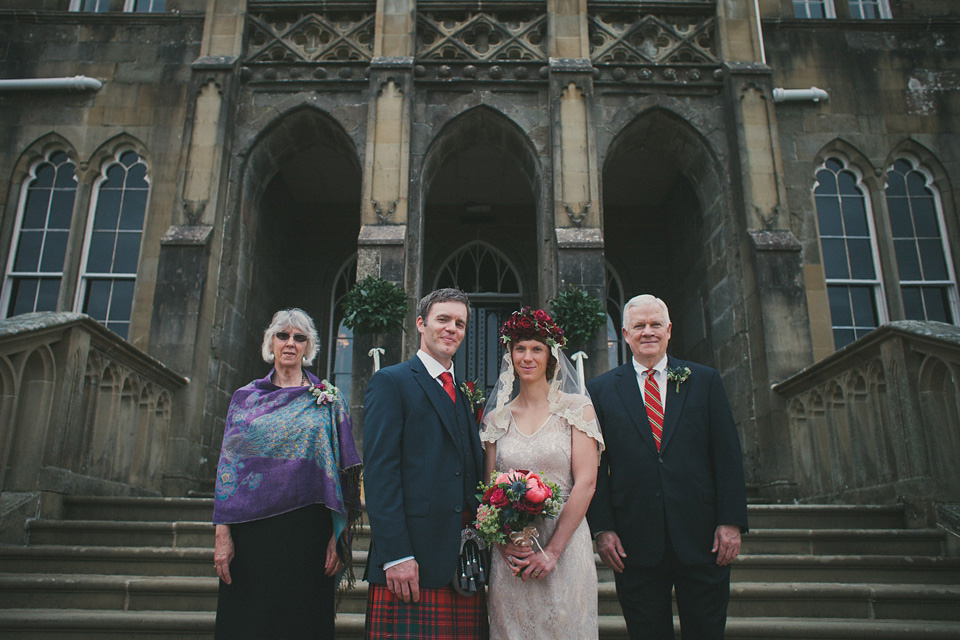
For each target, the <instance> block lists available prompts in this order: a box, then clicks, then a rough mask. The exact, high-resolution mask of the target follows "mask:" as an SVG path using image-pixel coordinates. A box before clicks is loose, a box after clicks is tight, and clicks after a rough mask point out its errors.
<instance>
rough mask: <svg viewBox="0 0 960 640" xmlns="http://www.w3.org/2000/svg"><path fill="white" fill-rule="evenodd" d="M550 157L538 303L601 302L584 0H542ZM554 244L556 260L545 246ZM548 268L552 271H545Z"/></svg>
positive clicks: (592, 369) (599, 360) (600, 340)
mask: <svg viewBox="0 0 960 640" xmlns="http://www.w3.org/2000/svg"><path fill="white" fill-rule="evenodd" d="M547 11H548V15H547V19H548V21H549V23H548V28H547V32H548V34H549V40H548V42H547V50H548V53H549V56H550V67H549V68H550V108H551V111H552V118H551V119H552V121H553V122H554V123H555V124H554V126H553V128H552V130H551V144H552V160H553V167H552V168H553V176H552V178H553V179H552V183H553V193H552V196H553V202H552V203H550V204H548V207H547V210H548V211H550V210H551V209H552V216H551V218H552V220H551V222H552V227H553V228H552V229H548V230H547V233H548V234H549V235H548V236H547V240H546V241H544V242H542V243H541V244H542V247H543V249H542V251H541V255H540V267H541V270H540V271H541V281H540V300H539V304H540V305H541V306H542V305H545V304H546V302H547V300H549V299H550V298H552V297H553V296H554V295H556V294H557V292H558V291H560V290H562V289H564V288H566V287H567V286H570V285H572V286H574V287H576V288H578V289H584V290H586V291H587V292H588V293H590V294H591V295H593V296H595V297H597V299H599V300H600V301H601V302H604V301H605V300H606V298H607V296H606V287H605V285H604V258H603V232H602V231H601V228H600V221H601V218H602V217H601V203H600V179H599V168H598V166H597V150H596V138H595V135H594V129H595V127H594V122H593V113H594V110H593V67H592V65H591V64H590V46H589V39H588V36H587V2H586V0H548V2H547ZM554 240H555V242H556V245H555V247H556V262H554V258H553V255H552V253H553V252H552V251H551V250H550V249H552V247H551V244H552V243H553V241H554ZM554 266H555V268H556V272H555V274H556V275H555V277H551V276H553V273H554V272H553V269H554ZM585 351H586V353H587V355H588V359H587V360H586V362H585V363H584V366H585V369H586V375H587V377H588V378H590V377H592V376H594V375H597V374H599V373H601V372H603V371H605V370H606V366H605V365H606V357H605V356H606V328H605V327H601V329H600V331H599V332H598V333H597V335H595V336H594V338H593V340H592V342H591V344H590V345H589V346H588V347H587V348H586V349H585Z"/></svg>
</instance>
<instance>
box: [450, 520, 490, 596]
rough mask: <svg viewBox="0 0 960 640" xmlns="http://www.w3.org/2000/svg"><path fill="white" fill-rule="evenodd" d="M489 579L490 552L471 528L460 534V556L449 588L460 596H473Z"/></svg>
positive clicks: (466, 528) (481, 589)
mask: <svg viewBox="0 0 960 640" xmlns="http://www.w3.org/2000/svg"><path fill="white" fill-rule="evenodd" d="M489 579H490V550H489V549H487V548H486V545H485V544H484V543H483V540H481V539H480V538H479V537H478V536H477V532H476V531H475V530H474V529H473V527H464V529H463V531H461V532H460V556H459V558H457V573H456V575H455V576H454V577H453V580H452V581H451V583H450V586H452V587H453V590H454V591H456V592H457V593H459V594H460V595H461V596H473V595H476V594H477V593H479V592H481V591H483V589H484V587H485V586H486V585H487V580H489Z"/></svg>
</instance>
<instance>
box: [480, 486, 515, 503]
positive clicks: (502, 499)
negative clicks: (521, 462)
mask: <svg viewBox="0 0 960 640" xmlns="http://www.w3.org/2000/svg"><path fill="white" fill-rule="evenodd" d="M488 494H489V495H488V496H484V502H488V503H489V504H490V506H492V507H505V506H507V505H508V504H509V503H510V501H509V500H507V494H506V492H505V491H504V490H503V489H501V488H500V487H493V489H491V490H490V491H488Z"/></svg>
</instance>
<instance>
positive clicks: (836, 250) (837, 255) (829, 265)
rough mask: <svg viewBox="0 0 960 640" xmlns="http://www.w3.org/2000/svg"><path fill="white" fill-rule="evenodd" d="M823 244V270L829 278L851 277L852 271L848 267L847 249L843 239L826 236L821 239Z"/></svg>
mask: <svg viewBox="0 0 960 640" xmlns="http://www.w3.org/2000/svg"><path fill="white" fill-rule="evenodd" d="M821 244H822V245H823V270H824V272H825V273H826V276H827V278H839V279H846V278H849V277H850V271H849V269H848V267H847V249H846V246H845V244H844V242H843V240H842V239H838V238H824V239H823V240H821Z"/></svg>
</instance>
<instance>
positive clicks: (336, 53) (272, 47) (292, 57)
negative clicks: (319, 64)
mask: <svg viewBox="0 0 960 640" xmlns="http://www.w3.org/2000/svg"><path fill="white" fill-rule="evenodd" d="M374 22H375V16H374V14H372V13H325V14H319V13H308V14H288V13H270V14H251V15H250V16H248V18H247V46H246V54H245V55H244V60H246V61H248V62H290V63H293V62H315V61H319V60H325V61H349V60H370V59H372V58H373V34H374Z"/></svg>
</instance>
